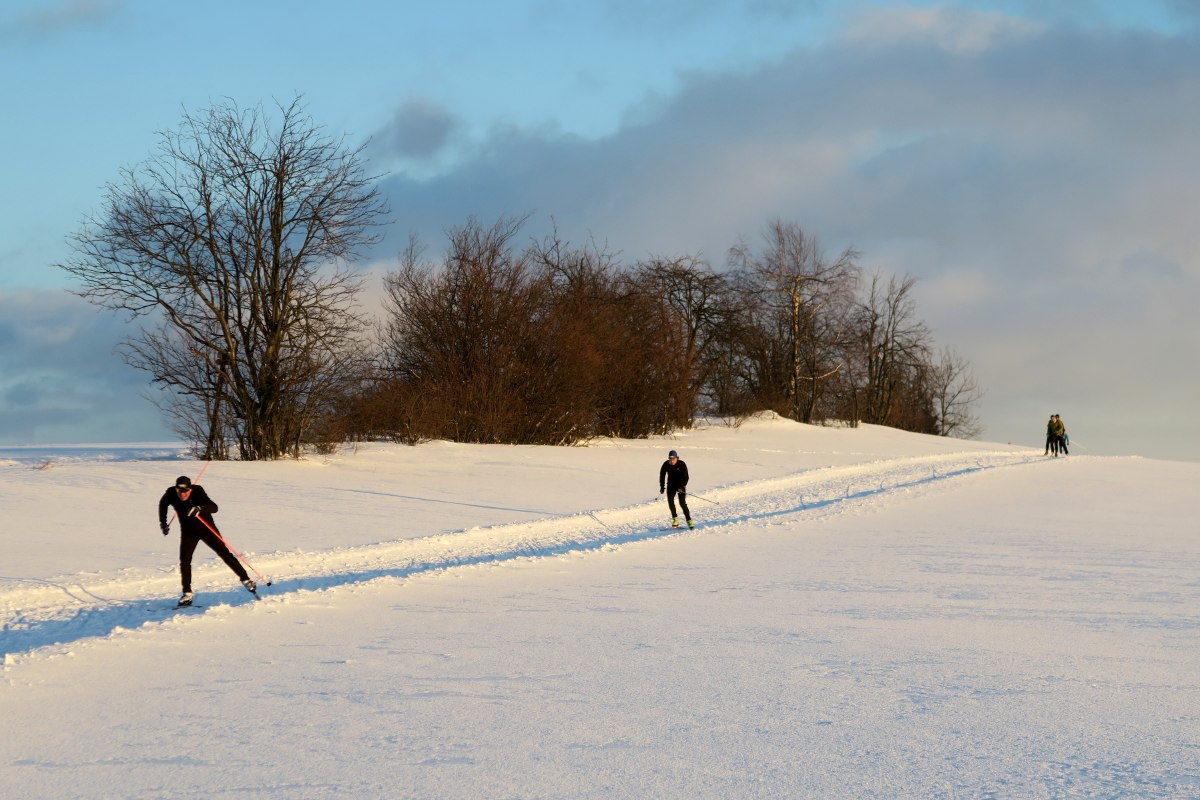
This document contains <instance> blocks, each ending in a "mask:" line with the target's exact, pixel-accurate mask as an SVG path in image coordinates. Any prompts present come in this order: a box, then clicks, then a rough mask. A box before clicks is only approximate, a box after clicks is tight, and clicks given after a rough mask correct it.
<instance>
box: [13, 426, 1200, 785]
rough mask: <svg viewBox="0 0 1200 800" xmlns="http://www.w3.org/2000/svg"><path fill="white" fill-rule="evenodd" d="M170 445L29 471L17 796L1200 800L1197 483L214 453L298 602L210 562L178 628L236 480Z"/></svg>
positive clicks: (229, 529) (863, 432) (1076, 471)
mask: <svg viewBox="0 0 1200 800" xmlns="http://www.w3.org/2000/svg"><path fill="white" fill-rule="evenodd" d="M671 447H673V448H676V449H679V450H680V452H681V454H682V455H683V457H684V459H685V460H687V461H688V464H689V467H690V468H691V472H692V475H693V482H692V486H691V490H692V493H693V497H692V499H691V506H692V511H693V515H694V516H695V517H696V518H697V520H698V521H699V522H700V527H699V528H698V529H697V530H695V531H683V532H679V531H672V530H670V529H669V528H667V527H666V524H665V523H666V516H667V515H666V511H665V504H664V503H662V502H661V501H660V500H659V498H658V495H657V493H656V492H657V485H656V481H657V468H658V465H659V463H661V460H662V458H663V455H664V454H665V451H666V449H668V448H671ZM139 455H140V457H141V458H143V459H145V458H146V457H147V453H146V451H145V450H143V451H142V452H141V453H140V454H139ZM155 458H157V459H159V460H132V461H121V460H111V459H105V460H101V459H99V458H95V457H88V456H87V455H83V456H76V455H72V456H71V457H60V458H58V459H57V460H55V461H54V463H53V464H51V465H50V466H48V467H45V466H44V465H45V462H44V461H43V460H40V459H41V457H40V455H30V456H29V457H25V458H22V457H17V458H12V457H11V455H10V460H9V461H8V462H6V463H3V462H0V500H2V501H3V507H4V509H5V517H6V522H7V523H10V524H6V525H5V532H4V533H3V534H2V536H3V539H2V542H3V547H4V558H3V561H2V562H0V576H3V577H0V620H2V622H3V633H2V634H0V650H2V651H3V653H4V654H5V655H4V667H3V672H0V713H2V719H3V720H4V724H5V726H6V730H7V731H9V732H13V733H16V732H20V735H9V736H5V737H4V741H3V744H0V793H3V796H6V797H9V796H13V797H15V796H21V797H247V796H251V797H252V796H269V797H347V796H351V797H564V798H565V797H639V798H641V797H680V798H683V797H764V798H765V797H785V796H786V797H980V796H995V797H1097V796H1100V797H1112V796H1136V797H1195V796H1200V769H1198V768H1197V767H1196V764H1197V763H1200V758H1197V756H1198V755H1200V686H1198V685H1197V681H1196V678H1195V676H1196V675H1197V674H1200V670H1198V669H1197V668H1198V667H1200V646H1198V645H1200V635H1198V634H1200V619H1198V616H1197V608H1200V605H1198V603H1197V601H1198V600H1200V541H1198V539H1200V537H1198V536H1197V532H1196V528H1197V526H1196V524H1195V519H1196V512H1197V511H1198V510H1200V509H1198V508H1197V505H1200V502H1198V501H1197V493H1196V492H1195V486H1196V485H1197V483H1196V479H1197V478H1198V477H1200V465H1193V464H1173V463H1168V462H1153V461H1145V460H1141V459H1098V458H1088V457H1082V458H1081V457H1076V456H1071V457H1069V458H1066V459H1059V460H1053V459H1045V458H1043V457H1042V455H1041V453H1040V451H1029V450H1024V449H1021V448H1014V447H1003V446H996V445H989V444H982V443H965V442H953V441H948V440H944V439H936V438H931V437H920V436H912V435H908V434H902V433H899V432H895V431H889V430H886V429H879V428H871V427H864V428H860V429H856V430H834V429H824V428H810V427H807V426H800V425H795V424H793V423H788V422H785V421H781V420H760V421H755V422H752V423H749V424H747V425H745V426H743V427H741V428H730V427H723V426H719V425H718V426H711V427H706V428H702V429H700V430H696V431H691V432H688V433H687V434H686V435H682V436H679V437H676V438H673V439H671V440H656V441H638V442H599V443H595V444H594V445H593V446H590V447H584V448H510V447H478V446H467V445H453V444H449V443H431V444H429V445H425V446H421V447H417V448H406V447H385V446H370V447H364V448H360V449H359V450H358V451H356V452H349V453H345V454H341V455H339V456H337V457H335V458H330V459H323V460H312V461H305V462H299V463H291V462H289V463H281V464H214V465H211V466H210V467H209V468H208V471H207V473H206V474H205V475H204V477H203V478H202V480H201V482H202V483H204V485H205V486H206V487H207V488H208V490H209V492H210V494H212V495H213V497H214V499H215V500H216V501H217V502H218V503H219V504H221V511H220V512H219V513H218V515H217V520H218V522H219V523H220V524H221V525H222V530H223V531H224V532H225V533H226V535H227V536H228V537H229V538H230V541H231V542H232V543H233V544H234V545H235V546H237V547H239V549H242V550H243V552H245V553H246V555H247V556H248V557H249V558H250V559H251V561H252V562H253V563H254V565H255V567H257V568H258V569H259V570H260V571H262V572H264V573H266V574H267V575H269V576H271V577H272V578H273V579H274V583H273V585H272V586H271V587H270V588H267V589H264V591H263V596H264V599H263V600H262V601H259V602H254V601H253V600H252V598H250V596H249V595H248V594H246V593H245V592H243V591H242V590H241V588H240V587H238V586H237V585H236V582H235V581H234V579H233V576H232V574H230V573H229V572H228V570H227V569H226V568H225V567H224V565H222V564H220V563H219V562H217V561H215V560H213V559H211V557H210V554H209V553H207V551H205V550H204V549H203V548H202V549H201V550H200V551H198V554H197V556H198V558H197V575H196V577H197V590H198V592H199V593H200V600H201V601H202V602H204V603H206V607H205V608H203V609H197V610H188V611H182V612H172V611H169V610H168V609H169V607H170V606H171V605H172V603H173V599H174V597H175V596H176V595H177V593H178V573H177V570H176V569H175V568H174V567H173V560H174V558H173V555H172V551H173V548H174V545H175V542H176V537H175V535H174V531H173V533H172V536H171V537H170V538H169V539H166V540H164V539H163V538H162V537H161V536H159V534H158V532H157V525H156V523H155V520H154V516H153V515H154V506H155V504H156V501H157V498H158V496H159V494H161V492H162V490H163V489H164V488H165V487H166V486H168V485H169V484H170V483H171V481H172V480H173V479H174V477H175V475H177V474H191V475H195V474H196V473H197V472H198V471H199V470H200V469H201V468H202V466H203V465H198V464H195V463H192V462H186V461H180V460H177V458H176V457H175V456H174V455H173V451H171V449H170V448H162V450H161V451H159V455H158V456H156V457H155ZM35 467H43V468H35ZM701 498H703V499H701Z"/></svg>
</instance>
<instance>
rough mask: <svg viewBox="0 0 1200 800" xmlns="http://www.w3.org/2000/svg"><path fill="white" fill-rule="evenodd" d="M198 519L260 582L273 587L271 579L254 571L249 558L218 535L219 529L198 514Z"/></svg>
mask: <svg viewBox="0 0 1200 800" xmlns="http://www.w3.org/2000/svg"><path fill="white" fill-rule="evenodd" d="M196 519H198V520H200V522H202V523H203V524H204V527H206V528H208V529H209V530H210V531H212V534H213V536H215V537H217V538H218V539H220V540H221V544H223V545H225V546H226V547H228V548H229V552H231V553H233V554H234V555H235V556H237V557H238V558H240V559H241V560H242V562H243V563H245V565H246V566H247V567H249V568H250V569H251V570H253V571H254V574H255V575H257V576H258V579H259V580H260V581H262V582H263V583H265V584H266V585H267V586H270V585H271V579H270V578H268V577H266V576H265V575H263V574H262V573H261V572H259V571H258V570H257V569H254V565H253V564H251V563H250V560H249V559H248V558H246V557H245V556H244V555H242V554H241V553H239V552H238V551H237V550H234V549H233V545H231V544H229V542H227V541H225V537H224V536H222V535H221V534H219V533H217V529H216V528H214V527H213V526H212V525H209V524H208V523H207V522H205V521H204V517H202V516H200V515H199V514H197V515H196Z"/></svg>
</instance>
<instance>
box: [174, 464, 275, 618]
mask: <svg viewBox="0 0 1200 800" xmlns="http://www.w3.org/2000/svg"><path fill="white" fill-rule="evenodd" d="M168 506H170V507H171V508H173V509H175V513H176V514H177V515H178V516H179V575H180V579H181V580H182V582H183V596H182V597H180V598H179V605H181V606H190V605H191V604H192V599H193V597H194V596H195V595H194V594H193V593H192V553H194V552H195V551H196V545H197V544H199V543H200V542H204V543H205V544H206V545H208V546H209V547H210V548H211V549H212V551H213V552H214V553H216V554H217V555H218V556H220V557H221V560H222V561H224V562H225V563H226V564H227V565H228V566H229V568H230V569H231V570H233V574H235V575H237V576H238V580H240V581H241V582H242V586H245V587H246V588H247V589H248V590H250V592H252V593H257V591H256V590H257V586H255V583H254V581H252V580H250V576H249V575H247V574H246V570H245V568H244V567H242V565H241V562H239V561H238V560H237V557H236V556H234V554H233V553H231V552H230V551H229V547H228V546H227V545H226V544H225V542H223V541H222V540H221V538H220V536H219V534H218V531H217V525H216V523H215V522H213V518H212V515H213V514H215V513H217V504H216V503H214V502H213V501H212V499H211V498H210V497H209V496H208V492H206V491H204V487H203V486H201V485H200V484H193V483H192V480H191V478H189V477H188V476H186V475H180V476H179V477H178V478H176V479H175V485H174V486H171V487H170V488H168V489H167V490H166V491H165V492H163V496H162V499H160V500H159V501H158V525H159V527H160V528H161V529H162V534H163V536H166V535H167V533H169V532H170V528H169V526H168V525H167V507H168Z"/></svg>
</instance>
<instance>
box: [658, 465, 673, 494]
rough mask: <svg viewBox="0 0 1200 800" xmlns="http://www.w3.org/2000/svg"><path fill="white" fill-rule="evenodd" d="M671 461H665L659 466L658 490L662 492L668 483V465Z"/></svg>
mask: <svg viewBox="0 0 1200 800" xmlns="http://www.w3.org/2000/svg"><path fill="white" fill-rule="evenodd" d="M670 463H671V462H670V461H664V462H663V465H662V466H661V467H659V468H658V490H659V491H660V492H661V491H662V490H663V488H664V487H665V486H666V485H667V483H666V481H667V465H668V464H670Z"/></svg>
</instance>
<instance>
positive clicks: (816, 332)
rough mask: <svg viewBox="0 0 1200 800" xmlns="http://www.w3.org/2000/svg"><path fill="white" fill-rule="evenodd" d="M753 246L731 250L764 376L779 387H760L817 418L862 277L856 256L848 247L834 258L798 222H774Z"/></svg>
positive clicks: (791, 409) (794, 413) (803, 417)
mask: <svg viewBox="0 0 1200 800" xmlns="http://www.w3.org/2000/svg"><path fill="white" fill-rule="evenodd" d="M763 241H764V246H763V249H762V250H761V251H760V252H757V253H756V252H754V251H752V250H751V249H750V248H749V247H747V246H745V245H739V246H737V247H734V248H733V249H732V250H731V251H730V262H731V264H732V265H733V266H734V267H735V268H736V269H738V270H740V271H741V272H742V273H743V280H742V287H743V288H742V289H741V291H742V292H743V294H745V295H747V296H748V297H750V298H752V301H751V304H750V306H749V308H750V313H751V315H752V317H753V318H755V322H753V323H752V328H753V329H755V330H757V332H758V335H757V337H756V338H757V339H758V340H759V345H758V349H759V351H760V352H759V356H758V357H759V359H760V364H761V367H760V370H759V373H760V375H762V376H769V375H770V373H772V372H774V373H775V374H776V375H777V378H778V379H782V381H783V383H782V385H778V384H776V386H774V387H773V388H772V387H770V386H769V384H770V383H774V382H775V381H769V380H768V381H765V383H768V386H763V387H762V388H763V389H764V390H766V391H767V393H768V395H769V394H778V393H782V394H783V395H784V396H785V397H786V402H787V409H786V410H787V415H788V416H789V417H791V418H792V419H795V420H797V421H800V422H812V421H813V419H814V417H815V416H817V403H818V400H819V398H820V397H821V394H822V391H823V389H824V382H825V381H827V380H828V379H829V378H831V377H832V376H833V375H834V374H835V373H837V372H838V371H839V370H841V369H842V368H843V366H844V365H845V356H844V353H845V348H846V338H847V324H846V320H847V316H848V314H849V309H850V307H851V304H852V302H853V292H854V288H855V286H856V284H857V281H858V267H857V265H856V263H855V259H856V256H857V254H856V253H855V252H854V250H853V249H851V248H847V249H846V250H845V251H843V252H842V254H841V255H839V256H838V257H837V258H836V259H834V260H833V261H829V260H827V259H826V258H825V256H824V255H823V254H822V252H821V249H820V247H819V246H818V244H817V240H816V239H815V238H814V237H811V236H809V235H807V234H806V233H805V232H804V231H803V230H802V229H801V228H800V227H799V226H798V225H795V224H790V223H784V222H782V221H776V222H774V223H772V224H771V225H770V226H769V227H768V229H767V231H766V233H765V234H764V235H763Z"/></svg>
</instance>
